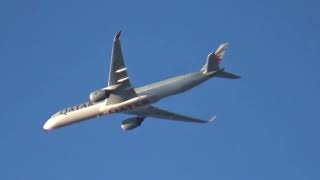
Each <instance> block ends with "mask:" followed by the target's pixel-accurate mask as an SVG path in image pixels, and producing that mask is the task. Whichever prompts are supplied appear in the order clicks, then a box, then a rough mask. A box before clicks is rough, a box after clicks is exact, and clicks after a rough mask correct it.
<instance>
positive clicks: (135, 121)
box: [121, 117, 145, 131]
mask: <svg viewBox="0 0 320 180" xmlns="http://www.w3.org/2000/svg"><path fill="white" fill-rule="evenodd" d="M144 119H145V117H132V118H128V119H126V120H124V121H122V123H121V128H122V129H123V130H124V131H129V130H131V129H134V128H136V127H139V126H140V125H141V124H142V122H143V121H144Z"/></svg>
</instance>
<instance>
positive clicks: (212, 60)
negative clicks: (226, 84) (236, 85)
mask: <svg viewBox="0 0 320 180" xmlns="http://www.w3.org/2000/svg"><path fill="white" fill-rule="evenodd" d="M228 45H229V44H228V43H222V44H221V45H220V46H219V47H218V48H217V50H216V51H215V52H214V53H213V52H212V53H210V54H209V55H208V58H207V63H206V64H205V65H204V66H203V67H202V69H201V72H203V73H206V74H209V73H210V74H212V73H213V74H214V76H215V77H220V78H227V79H238V78H240V76H238V75H236V74H232V73H229V72H226V71H224V68H220V66H219V64H220V61H221V60H222V58H223V56H224V54H225V53H226V49H227V48H228Z"/></svg>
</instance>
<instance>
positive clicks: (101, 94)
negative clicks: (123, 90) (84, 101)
mask: <svg viewBox="0 0 320 180" xmlns="http://www.w3.org/2000/svg"><path fill="white" fill-rule="evenodd" d="M109 95H110V93H109V92H108V91H106V90H101V89H99V90H96V91H93V92H92V93H90V101H91V102H94V103H96V102H99V101H102V100H105V99H106V98H108V97H109Z"/></svg>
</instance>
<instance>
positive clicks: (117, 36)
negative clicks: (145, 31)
mask: <svg viewBox="0 0 320 180" xmlns="http://www.w3.org/2000/svg"><path fill="white" fill-rule="evenodd" d="M120 35H121V31H119V32H118V33H117V35H116V36H115V37H114V40H116V39H119V38H120Z"/></svg>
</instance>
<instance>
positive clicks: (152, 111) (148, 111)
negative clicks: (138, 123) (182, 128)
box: [132, 106, 216, 123]
mask: <svg viewBox="0 0 320 180" xmlns="http://www.w3.org/2000/svg"><path fill="white" fill-rule="evenodd" d="M132 113H133V114H136V115H138V116H143V117H153V118H159V119H168V120H175V121H184V122H194V123H208V122H212V121H213V120H214V119H215V118H216V116H214V117H212V118H211V119H210V120H202V119H198V118H194V117H189V116H185V115H181V114H177V113H173V112H169V111H166V110H162V109H160V108H157V107H154V106H147V107H145V108H142V109H140V110H136V111H134V112H132Z"/></svg>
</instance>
